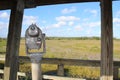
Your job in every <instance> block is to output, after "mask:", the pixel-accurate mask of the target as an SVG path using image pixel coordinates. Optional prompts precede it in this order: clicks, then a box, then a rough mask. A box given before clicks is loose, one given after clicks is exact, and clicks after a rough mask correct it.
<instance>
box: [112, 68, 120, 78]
mask: <svg viewBox="0 0 120 80" xmlns="http://www.w3.org/2000/svg"><path fill="white" fill-rule="evenodd" d="M113 75H114V77H113V78H114V80H118V79H119V67H118V66H115V67H114V72H113Z"/></svg>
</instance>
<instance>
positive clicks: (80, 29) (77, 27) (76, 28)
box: [75, 25, 83, 31]
mask: <svg viewBox="0 0 120 80" xmlns="http://www.w3.org/2000/svg"><path fill="white" fill-rule="evenodd" d="M75 30H78V31H82V30H83V28H82V27H81V25H77V26H75Z"/></svg>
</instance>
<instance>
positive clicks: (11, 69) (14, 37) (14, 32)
mask: <svg viewBox="0 0 120 80" xmlns="http://www.w3.org/2000/svg"><path fill="white" fill-rule="evenodd" d="M23 12H24V1H23V0H15V2H14V5H13V7H12V9H11V15H10V21H9V32H8V38H7V49H6V60H5V68H4V80H16V79H17V71H18V55H19V44H20V36H21V26H22V19H23Z"/></svg>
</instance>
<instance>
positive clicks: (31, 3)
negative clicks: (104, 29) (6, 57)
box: [0, 0, 119, 10]
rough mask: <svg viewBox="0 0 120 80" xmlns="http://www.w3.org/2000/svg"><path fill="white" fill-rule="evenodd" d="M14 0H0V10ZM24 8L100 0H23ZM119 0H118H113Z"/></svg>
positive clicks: (8, 6) (6, 7) (97, 0)
mask: <svg viewBox="0 0 120 80" xmlns="http://www.w3.org/2000/svg"><path fill="white" fill-rule="evenodd" d="M15 1H16V0H0V10H6V9H11V8H12V6H13V4H15ZM24 1H25V8H34V7H36V6H43V5H55V4H67V3H81V2H99V1H100V0H24ZM113 1H119V0H113Z"/></svg>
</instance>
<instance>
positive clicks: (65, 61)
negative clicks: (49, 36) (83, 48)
mask: <svg viewBox="0 0 120 80" xmlns="http://www.w3.org/2000/svg"><path fill="white" fill-rule="evenodd" d="M4 60H5V59H4V58H3V57H0V61H4ZM30 62H31V61H30V59H29V57H26V56H19V63H30ZM42 64H64V65H76V66H90V67H92V66H93V67H100V60H80V59H60V58H43V59H42ZM114 66H119V67H120V61H114Z"/></svg>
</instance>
